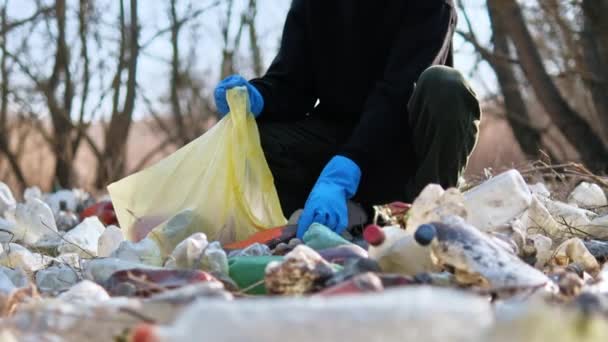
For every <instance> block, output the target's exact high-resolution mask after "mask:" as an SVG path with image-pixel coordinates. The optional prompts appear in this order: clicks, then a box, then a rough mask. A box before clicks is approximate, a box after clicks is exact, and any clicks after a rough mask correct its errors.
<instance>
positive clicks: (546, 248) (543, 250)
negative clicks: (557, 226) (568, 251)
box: [527, 234, 553, 269]
mask: <svg viewBox="0 0 608 342" xmlns="http://www.w3.org/2000/svg"><path fill="white" fill-rule="evenodd" d="M527 241H528V243H527V245H529V246H530V248H531V251H530V252H531V253H530V254H534V255H535V258H536V262H535V263H534V267H536V268H538V269H542V268H543V267H545V265H546V264H547V263H548V262H549V260H551V256H552V255H553V250H552V249H551V247H552V246H553V240H551V239H550V238H548V237H546V236H544V235H541V234H531V235H528V237H527Z"/></svg>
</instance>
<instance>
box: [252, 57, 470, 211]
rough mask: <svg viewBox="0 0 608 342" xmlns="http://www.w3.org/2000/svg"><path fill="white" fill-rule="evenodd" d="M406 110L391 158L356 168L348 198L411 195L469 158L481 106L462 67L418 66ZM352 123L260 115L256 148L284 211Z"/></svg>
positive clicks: (447, 181)
mask: <svg viewBox="0 0 608 342" xmlns="http://www.w3.org/2000/svg"><path fill="white" fill-rule="evenodd" d="M405 115H408V118H409V127H408V128H406V129H405V130H404V132H403V136H402V137H401V138H402V139H400V141H399V143H397V144H396V145H395V147H394V148H395V151H394V153H392V155H393V157H392V158H391V160H386V161H385V162H384V163H382V164H381V165H375V166H374V167H373V169H372V170H368V172H366V173H364V174H363V175H362V179H361V184H360V186H359V191H358V192H357V194H356V195H355V198H354V199H353V200H355V201H356V202H359V203H361V204H362V205H363V206H364V207H369V206H371V205H376V204H385V203H390V202H393V201H405V202H411V201H413V200H414V199H415V197H416V196H417V195H418V194H419V193H420V191H421V190H422V189H423V188H424V187H425V186H426V185H427V184H430V183H437V184H440V185H442V186H443V187H444V188H447V187H451V186H455V185H456V184H457V182H458V179H459V177H460V175H461V173H462V172H463V171H464V169H465V167H466V165H467V161H468V159H469V156H470V154H471V152H472V151H473V148H474V147H475V144H476V142H477V136H478V126H479V121H480V119H481V111H480V107H479V102H478V101H477V98H476V95H475V93H474V92H473V90H472V89H471V87H470V85H469V84H468V83H467V81H466V80H465V79H464V77H463V76H462V74H461V73H460V72H458V71H456V70H455V69H452V68H449V67H444V66H434V67H431V68H429V69H427V70H426V71H425V72H423V73H422V75H421V76H420V79H419V80H418V82H417V84H416V88H415V90H414V93H413V95H412V97H411V98H410V100H409V104H408V108H407V113H406V114H405ZM352 129H353V127H352V125H349V124H344V123H339V122H331V121H327V120H324V119H323V118H319V117H314V115H313V116H307V117H303V118H301V119H300V120H297V121H294V122H266V121H264V120H263V117H262V118H260V120H259V130H260V138H261V142H262V148H263V149H264V153H265V155H266V159H267V161H268V164H269V166H270V169H271V171H272V174H273V176H274V180H275V185H276V187H277V191H278V194H279V198H280V200H281V205H282V206H283V212H284V213H285V215H287V216H289V215H290V214H291V213H292V212H293V211H295V210H296V209H298V208H302V207H303V206H304V202H305V201H306V198H307V197H308V194H309V192H310V190H311V189H312V187H313V185H314V183H315V182H316V180H317V177H318V176H319V174H320V173H321V170H322V169H323V167H324V166H325V164H326V163H327V162H328V161H329V160H330V159H331V158H332V157H333V156H334V155H335V154H336V153H337V151H338V148H339V146H340V145H341V144H342V143H344V142H345V141H346V140H347V139H348V138H349V136H350V134H351V132H352Z"/></svg>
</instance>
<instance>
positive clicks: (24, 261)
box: [0, 243, 53, 273]
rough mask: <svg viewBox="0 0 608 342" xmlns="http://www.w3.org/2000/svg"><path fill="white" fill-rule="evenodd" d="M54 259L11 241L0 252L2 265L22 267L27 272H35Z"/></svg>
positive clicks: (0, 263)
mask: <svg viewBox="0 0 608 342" xmlns="http://www.w3.org/2000/svg"><path fill="white" fill-rule="evenodd" d="M52 261H53V259H52V258H51V257H49V256H46V255H42V254H38V253H32V252H30V251H29V249H27V248H25V247H23V246H21V245H19V244H16V243H9V244H8V245H7V246H6V247H5V248H4V251H3V252H2V254H0V265H2V266H6V267H10V268H20V269H22V270H23V271H25V272H26V273H34V272H36V271H38V270H40V269H42V268H44V267H45V266H47V265H48V264H50V263H51V262H52Z"/></svg>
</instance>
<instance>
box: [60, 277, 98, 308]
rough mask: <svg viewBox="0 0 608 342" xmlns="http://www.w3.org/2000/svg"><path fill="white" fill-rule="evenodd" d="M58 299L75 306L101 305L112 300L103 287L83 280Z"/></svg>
mask: <svg viewBox="0 0 608 342" xmlns="http://www.w3.org/2000/svg"><path fill="white" fill-rule="evenodd" d="M57 298H58V299H60V300H63V301H65V302H68V303H73V304H99V303H100V302H103V301H107V300H110V295H108V293H107V292H106V290H105V289H104V288H103V287H101V286H99V285H97V284H95V283H94V282H92V281H90V280H83V281H81V282H79V283H78V284H76V285H74V286H72V287H71V288H70V289H69V290H68V291H66V292H64V293H62V294H60V295H59V296H57Z"/></svg>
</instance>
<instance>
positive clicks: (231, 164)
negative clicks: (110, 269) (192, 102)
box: [108, 88, 287, 243]
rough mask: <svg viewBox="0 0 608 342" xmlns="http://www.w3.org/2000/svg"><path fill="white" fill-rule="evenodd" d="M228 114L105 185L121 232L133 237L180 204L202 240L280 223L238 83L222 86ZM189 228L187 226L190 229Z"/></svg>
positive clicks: (232, 237) (225, 239)
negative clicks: (149, 162) (162, 155)
mask: <svg viewBox="0 0 608 342" xmlns="http://www.w3.org/2000/svg"><path fill="white" fill-rule="evenodd" d="M227 100H228V104H229V106H230V109H231V113H230V114H229V115H227V116H226V117H224V118H223V119H222V120H221V121H219V122H218V123H217V124H216V125H215V126H214V127H213V128H212V129H211V130H209V131H208V132H207V133H205V134H204V135H202V136H201V137H199V138H198V139H196V140H194V141H192V142H191V143H189V144H188V145H186V146H184V147H182V148H181V149H179V150H178V151H177V152H175V153H173V154H172V155H171V156H169V157H167V158H165V159H163V160H162V161H160V162H159V163H157V164H155V165H153V166H152V167H150V168H148V169H146V170H143V171H141V172H138V173H136V174H134V175H131V176H129V177H127V178H125V179H123V180H121V181H118V182H116V183H113V184H111V185H110V186H108V191H109V193H110V195H111V197H112V202H113V203H114V209H115V210H116V215H117V217H118V221H119V223H120V226H121V228H122V229H124V231H125V233H126V234H125V236H126V237H127V238H128V239H131V240H140V239H142V238H143V237H145V236H146V234H147V233H148V232H149V231H150V230H152V229H153V228H154V227H155V226H156V224H154V225H152V224H145V222H156V223H157V224H158V223H160V222H163V221H165V220H166V219H168V218H170V217H172V216H174V215H175V214H176V213H178V212H181V211H183V210H186V209H191V210H193V212H194V213H196V221H197V222H196V223H197V224H196V226H197V227H198V229H199V231H200V232H203V233H205V234H206V235H207V237H208V238H209V240H210V241H214V240H219V241H221V242H222V243H230V242H234V241H239V240H244V239H246V238H247V237H248V236H250V235H251V234H253V233H255V232H257V231H261V230H264V229H267V228H272V227H278V226H282V225H285V224H286V222H287V220H286V219H285V217H284V216H283V212H282V210H281V206H280V203H279V199H278V195H277V192H276V189H275V187H274V181H273V177H272V174H271V172H270V169H269V168H268V164H267V163H266V159H265V157H264V153H263V151H262V148H261V144H260V138H259V134H258V131H257V126H256V122H255V118H254V117H253V115H251V114H250V113H248V112H247V108H248V95H247V90H246V88H235V89H232V90H230V91H228V94H227ZM191 233H194V232H191Z"/></svg>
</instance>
